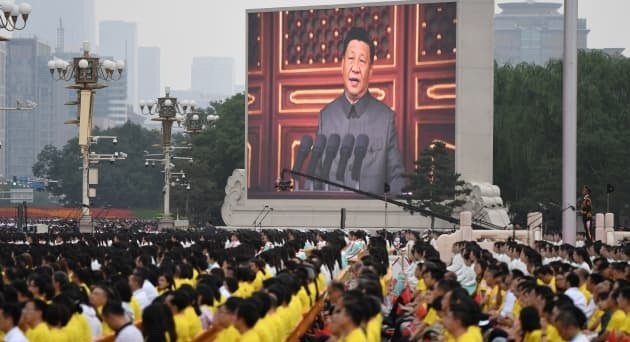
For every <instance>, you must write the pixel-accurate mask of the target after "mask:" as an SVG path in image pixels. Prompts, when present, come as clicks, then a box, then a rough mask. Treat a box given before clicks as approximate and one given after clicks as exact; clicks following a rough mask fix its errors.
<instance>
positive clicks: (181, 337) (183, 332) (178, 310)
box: [164, 289, 201, 341]
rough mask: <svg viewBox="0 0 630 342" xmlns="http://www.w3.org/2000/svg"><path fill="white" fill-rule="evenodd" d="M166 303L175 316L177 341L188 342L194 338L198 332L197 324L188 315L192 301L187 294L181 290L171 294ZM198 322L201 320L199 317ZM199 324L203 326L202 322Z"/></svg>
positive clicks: (167, 296)
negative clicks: (187, 310)
mask: <svg viewBox="0 0 630 342" xmlns="http://www.w3.org/2000/svg"><path fill="white" fill-rule="evenodd" d="M164 302H165V303H166V305H168V307H169V308H170V309H171V313H172V314H173V320H174V322H175V331H176V332H177V341H188V340H191V339H192V338H194V337H195V335H196V332H198V331H196V330H197V329H196V324H195V323H196V322H194V321H192V320H189V317H188V316H187V314H186V308H187V307H188V306H189V305H190V299H189V298H188V296H187V295H186V293H185V292H183V291H181V289H180V290H175V291H173V292H170V293H169V294H168V295H166V298H165V300H164ZM197 320H199V318H198V317H197ZM199 323H200V324H199V325H201V322H199Z"/></svg>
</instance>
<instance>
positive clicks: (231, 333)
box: [213, 297, 243, 342]
mask: <svg viewBox="0 0 630 342" xmlns="http://www.w3.org/2000/svg"><path fill="white" fill-rule="evenodd" d="M242 301H243V299H242V298H238V297H230V298H228V299H227V300H226V301H225V304H223V305H221V306H219V307H218V308H217V311H216V314H215V315H214V322H213V325H214V326H215V327H216V329H219V333H218V335H217V337H216V338H215V341H225V342H238V341H239V340H240V338H241V334H240V333H239V331H238V330H236V328H235V327H234V321H235V320H236V311H237V309H238V306H239V304H240V303H241V302H242Z"/></svg>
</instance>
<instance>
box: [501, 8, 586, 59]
mask: <svg viewBox="0 0 630 342" xmlns="http://www.w3.org/2000/svg"><path fill="white" fill-rule="evenodd" d="M560 7H562V4H559V3H551V2H535V1H531V0H530V1H526V2H517V3H502V4H499V8H500V9H501V13H499V14H497V15H496V16H495V17H494V56H495V60H496V61H497V63H499V64H518V63H521V62H527V63H535V64H544V63H546V62H547V61H548V60H549V59H560V58H562V49H563V41H564V40H563V32H564V17H563V15H562V13H560V11H559V9H560ZM588 32H589V30H588V29H587V28H586V19H578V32H577V48H578V49H586V38H587V35H588Z"/></svg>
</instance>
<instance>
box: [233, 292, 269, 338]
mask: <svg viewBox="0 0 630 342" xmlns="http://www.w3.org/2000/svg"><path fill="white" fill-rule="evenodd" d="M259 318H260V317H259V308H258V307H256V304H255V300H254V299H253V298H250V299H245V300H243V301H242V302H241V303H240V304H239V305H238V308H237V309H236V319H235V320H234V327H235V328H236V330H238V332H239V333H240V334H241V338H240V340H239V341H241V342H264V341H263V340H261V339H260V336H261V335H259V332H260V331H257V330H256V329H255V326H256V323H257V322H258V320H259Z"/></svg>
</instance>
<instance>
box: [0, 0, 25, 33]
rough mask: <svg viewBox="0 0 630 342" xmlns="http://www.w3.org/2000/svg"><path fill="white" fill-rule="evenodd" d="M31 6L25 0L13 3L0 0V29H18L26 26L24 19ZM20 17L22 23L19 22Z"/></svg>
mask: <svg viewBox="0 0 630 342" xmlns="http://www.w3.org/2000/svg"><path fill="white" fill-rule="evenodd" d="M32 9H33V7H32V6H31V5H29V4H27V3H26V2H23V3H21V4H19V5H18V4H14V3H13V2H12V1H0V11H2V14H4V15H0V29H5V30H7V31H19V30H23V29H24V28H25V27H26V21H27V20H28V16H29V15H30V14H31V11H32ZM20 18H22V23H21V24H20Z"/></svg>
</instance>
